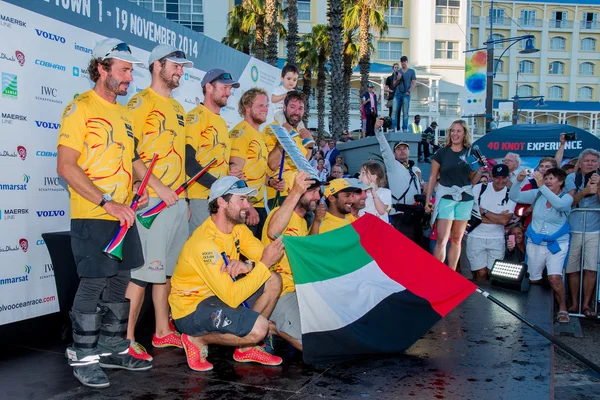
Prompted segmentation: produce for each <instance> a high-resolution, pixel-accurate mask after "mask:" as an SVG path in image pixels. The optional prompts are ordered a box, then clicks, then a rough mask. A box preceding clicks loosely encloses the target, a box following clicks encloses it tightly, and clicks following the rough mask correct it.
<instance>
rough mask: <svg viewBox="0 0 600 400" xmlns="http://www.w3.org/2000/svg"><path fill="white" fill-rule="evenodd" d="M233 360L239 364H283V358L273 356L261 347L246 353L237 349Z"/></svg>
mask: <svg viewBox="0 0 600 400" xmlns="http://www.w3.org/2000/svg"><path fill="white" fill-rule="evenodd" d="M233 359H234V360H235V361H237V362H256V363H259V364H262V365H279V364H281V363H282V361H283V360H282V359H281V357H277V356H274V355H271V354H269V353H267V352H266V351H265V349H263V348H262V347H260V346H255V347H253V348H251V349H250V350H248V351H246V352H243V353H242V352H241V351H240V349H235V351H234V352H233Z"/></svg>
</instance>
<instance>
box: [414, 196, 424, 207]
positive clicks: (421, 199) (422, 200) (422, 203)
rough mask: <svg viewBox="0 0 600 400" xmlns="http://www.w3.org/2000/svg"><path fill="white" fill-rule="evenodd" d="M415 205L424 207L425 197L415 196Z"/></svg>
mask: <svg viewBox="0 0 600 400" xmlns="http://www.w3.org/2000/svg"><path fill="white" fill-rule="evenodd" d="M415 203H419V204H420V205H421V206H423V207H424V206H425V195H424V194H415Z"/></svg>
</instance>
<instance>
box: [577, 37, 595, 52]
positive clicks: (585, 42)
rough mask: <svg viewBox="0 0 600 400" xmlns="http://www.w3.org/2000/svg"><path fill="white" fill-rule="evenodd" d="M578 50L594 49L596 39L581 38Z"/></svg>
mask: <svg viewBox="0 0 600 400" xmlns="http://www.w3.org/2000/svg"><path fill="white" fill-rule="evenodd" d="M579 50H580V51H596V39H594V38H591V37H586V38H583V39H581V45H580V47H579Z"/></svg>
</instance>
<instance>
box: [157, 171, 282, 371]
mask: <svg viewBox="0 0 600 400" xmlns="http://www.w3.org/2000/svg"><path fill="white" fill-rule="evenodd" d="M255 194H256V189H253V188H249V187H248V185H246V182H244V181H243V180H239V179H238V178H236V177H234V176H225V177H222V178H219V179H217V181H216V182H215V183H213V185H212V187H211V189H210V196H209V198H208V207H209V209H210V217H209V218H207V219H206V221H204V223H203V224H202V225H200V226H199V227H198V229H196V230H195V231H194V233H192V236H190V238H189V239H188V241H187V242H186V244H185V246H184V247H183V250H182V251H181V255H180V256H179V260H178V261H177V267H176V268H175V273H174V274H173V278H172V279H171V285H172V288H171V294H170V295H169V303H170V304H171V310H172V312H173V318H174V320H175V325H176V326H177V329H179V331H180V332H182V336H181V341H182V343H183V346H184V349H185V353H186V357H187V362H188V365H189V367H190V368H191V369H193V370H195V371H210V370H211V369H212V368H213V365H212V364H211V363H210V362H209V361H208V360H207V356H208V345H209V344H220V345H225V346H235V347H236V350H235V352H234V353H233V359H234V360H235V361H238V362H257V363H260V364H263V365H279V364H281V358H280V357H276V356H273V355H270V354H268V353H267V352H265V351H264V349H263V348H262V347H260V346H258V345H257V343H259V342H261V341H262V340H263V339H264V338H265V336H266V335H267V333H268V332H269V331H270V330H273V328H274V327H273V326H272V323H270V322H269V320H268V318H269V316H270V315H271V312H272V311H273V308H274V307H275V303H276V302H277V299H278V297H279V293H280V292H281V277H280V276H279V275H278V274H277V273H275V272H271V271H269V268H270V267H271V266H273V265H274V264H276V263H277V261H279V259H280V258H281V256H282V255H283V243H282V241H281V238H279V239H278V240H275V241H274V242H273V243H272V244H270V245H268V246H266V247H265V246H264V245H263V244H262V243H261V242H260V240H258V239H257V238H255V237H254V235H253V234H252V232H251V231H250V229H248V227H247V226H246V225H245V222H246V218H247V217H248V215H249V208H250V207H251V203H250V201H249V196H252V195H255ZM242 255H243V256H245V257H246V258H247V259H248V261H247V262H242V261H240V257H241V256H242ZM240 274H245V275H246V276H244V278H243V279H239V280H237V281H236V280H235V278H236V277H238V275H240ZM254 299H255V302H254V303H252V300H254ZM246 301H247V302H248V303H250V305H251V307H252V308H249V307H245V306H247V304H244V303H246ZM242 304H244V306H242Z"/></svg>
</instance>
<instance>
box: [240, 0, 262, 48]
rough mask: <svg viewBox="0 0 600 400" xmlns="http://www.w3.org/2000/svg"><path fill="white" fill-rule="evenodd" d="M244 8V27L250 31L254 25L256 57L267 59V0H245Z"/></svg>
mask: <svg viewBox="0 0 600 400" xmlns="http://www.w3.org/2000/svg"><path fill="white" fill-rule="evenodd" d="M242 7H243V10H244V11H245V13H246V15H245V16H244V20H243V22H242V29H243V30H245V31H250V30H251V29H252V27H254V33H255V37H256V39H255V42H254V57H256V58H258V59H259V60H264V59H265V0H244V1H243V2H242Z"/></svg>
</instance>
